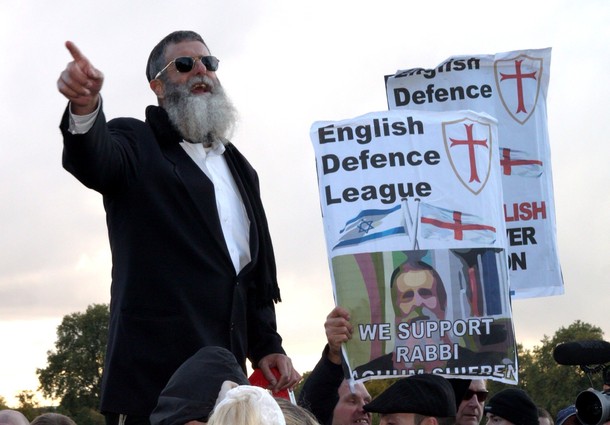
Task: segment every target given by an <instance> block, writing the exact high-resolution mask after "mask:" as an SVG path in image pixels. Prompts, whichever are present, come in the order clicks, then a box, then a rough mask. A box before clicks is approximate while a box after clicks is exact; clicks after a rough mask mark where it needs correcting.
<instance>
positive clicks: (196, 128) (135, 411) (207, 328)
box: [57, 31, 300, 425]
mask: <svg viewBox="0 0 610 425" xmlns="http://www.w3.org/2000/svg"><path fill="white" fill-rule="evenodd" d="M66 47H67V48H68V50H69V51H70V54H71V55H72V58H73V61H72V62H70V63H69V64H68V65H67V67H66V69H65V70H64V71H63V72H62V74H61V76H60V78H59V80H58V82H57V86H58V89H59V91H60V93H62V94H63V95H64V96H65V97H66V98H67V99H68V100H69V105H68V107H67V108H66V112H65V114H64V116H63V119H62V122H61V125H60V128H61V131H62V133H63V137H64V151H63V165H64V168H65V169H66V170H68V171H69V172H70V173H72V174H73V175H74V176H75V177H76V178H77V179H78V180H79V181H81V182H82V183H83V184H84V185H85V186H87V187H89V188H91V189H94V190H96V191H98V192H100V193H101V194H102V195H103V200H104V207H105V210H106V222H107V225H108V235H109V239H110V247H111V251H112V261H113V265H112V286H111V302H110V330H109V338H108V347H107V352H106V359H105V367H104V372H103V379H102V395H101V411H102V413H104V414H105V416H106V422H107V424H108V425H115V424H117V423H119V422H120V423H121V424H125V425H139V424H148V423H149V415H150V413H151V412H152V410H153V409H154V407H155V405H156V403H157V398H158V396H159V394H160V392H161V390H162V389H163V387H164V386H165V384H166V383H167V381H168V379H169V378H170V376H171V375H172V373H173V372H174V371H175V370H176V369H177V368H178V367H179V366H180V365H181V364H182V363H183V362H184V361H185V360H186V359H188V358H189V357H191V356H192V355H193V354H194V353H196V352H197V351H198V350H199V349H200V348H202V347H205V346H219V347H224V348H226V349H228V350H230V351H231V352H232V353H233V354H234V355H235V357H236V359H237V361H238V363H239V364H240V365H241V367H242V368H243V369H244V371H245V368H246V359H249V360H250V361H251V362H252V366H253V367H258V368H261V369H262V371H263V374H264V375H265V377H266V378H267V379H268V380H269V381H270V383H271V389H272V390H274V391H279V390H281V389H284V388H289V387H293V386H294V385H295V384H296V383H297V382H298V381H299V380H300V375H299V374H298V372H296V370H295V369H294V367H293V366H292V362H291V360H290V358H289V357H287V356H286V353H285V351H284V350H283V348H282V339H281V337H280V335H279V334H278V333H277V326H276V317H275V308H274V303H275V302H278V301H280V292H279V288H278V285H277V280H276V270H275V260H274V255H273V247H272V245H271V240H270V236H269V231H268V226H267V221H266V218H265V213H264V210H263V207H262V203H261V199H260V192H259V185H258V178H257V175H256V172H255V171H254V169H253V168H252V167H251V166H250V164H249V163H248V161H247V160H246V159H245V158H244V157H243V156H242V155H241V154H240V152H239V151H238V150H237V148H236V147H235V146H234V145H233V144H232V143H230V142H229V140H228V139H229V137H230V133H231V131H232V129H233V127H234V124H235V120H236V112H235V109H234V108H233V106H232V105H231V102H230V101H229V100H228V98H227V97H226V95H225V94H224V91H223V89H222V86H221V84H220V82H219V80H218V78H217V76H216V70H217V68H218V59H216V58H215V57H214V56H211V54H210V51H209V49H208V47H207V45H206V44H205V42H204V41H203V39H202V38H201V36H199V35H198V34H196V33H194V32H191V31H177V32H174V33H171V34H169V35H168V36H167V37H165V38H164V39H163V40H162V41H161V42H159V44H158V45H157V46H156V47H155V48H154V49H153V50H152V52H151V54H150V57H149V59H148V63H147V68H146V75H147V78H148V81H149V83H150V88H151V89H152V90H153V91H154V93H155V94H156V96H157V99H158V103H159V106H149V107H148V108H147V109H146V122H142V121H140V120H137V119H133V118H118V119H114V120H111V121H109V122H106V119H105V116H104V112H103V108H102V100H101V97H100V91H101V89H102V85H103V81H104V77H103V74H102V73H101V72H100V71H99V70H97V69H96V68H95V67H94V66H93V65H92V63H91V62H90V61H89V60H88V59H87V58H86V57H85V56H84V55H83V54H82V53H81V52H80V50H79V49H78V48H77V47H76V46H75V45H74V44H73V43H72V42H67V43H66ZM272 368H277V369H278V370H279V372H280V374H281V377H280V378H279V379H276V378H275V377H274V375H273V373H272V372H271V369H272Z"/></svg>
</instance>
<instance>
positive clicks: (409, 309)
mask: <svg viewBox="0 0 610 425" xmlns="http://www.w3.org/2000/svg"><path fill="white" fill-rule="evenodd" d="M390 286H391V288H392V300H393V303H394V312H395V315H396V318H397V320H400V321H402V322H407V323H411V322H413V321H416V320H443V319H444V318H445V309H446V306H447V293H446V291H445V287H444V285H443V281H442V279H441V277H440V276H439V274H438V273H437V272H436V270H434V268H432V267H431V266H430V265H428V264H426V263H424V262H423V261H414V260H408V261H406V262H404V263H403V264H401V265H400V266H398V267H397V268H396V269H395V270H394V272H393V273H392V277H391V278H390Z"/></svg>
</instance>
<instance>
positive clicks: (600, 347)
mask: <svg viewBox="0 0 610 425" xmlns="http://www.w3.org/2000/svg"><path fill="white" fill-rule="evenodd" d="M553 358H554V359H555V361H556V362H557V363H559V364H561V365H566V366H582V365H602V364H604V363H608V362H610V342H607V341H602V340H598V339H594V340H585V341H574V342H562V343H561V344H557V345H556V346H555V348H554V349H553Z"/></svg>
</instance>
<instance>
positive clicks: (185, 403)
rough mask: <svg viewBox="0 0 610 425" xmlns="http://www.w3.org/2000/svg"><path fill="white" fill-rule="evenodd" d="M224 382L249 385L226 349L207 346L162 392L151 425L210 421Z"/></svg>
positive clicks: (192, 358) (180, 424)
mask: <svg viewBox="0 0 610 425" xmlns="http://www.w3.org/2000/svg"><path fill="white" fill-rule="evenodd" d="M224 381H233V382H236V383H237V384H239V385H248V384H249V382H248V378H247V376H246V374H245V373H244V371H243V369H242V368H241V367H240V366H239V364H238V363H237V360H235V356H234V355H233V354H232V353H231V352H230V351H228V350H227V349H225V348H221V347H204V348H202V349H200V350H199V351H197V353H195V354H194V355H193V356H192V357H190V358H189V359H187V360H186V361H185V362H184V363H183V364H182V365H181V366H180V367H179V368H178V369H177V370H176V372H174V374H173V375H172V377H171V378H170V379H169V381H168V383H167V385H166V386H165V388H164V389H163V391H161V395H160V396H159V400H158V402H157V407H155V410H153V412H152V414H151V415H150V422H151V424H152V425H183V424H185V423H186V422H189V421H192V420H203V421H204V422H207V420H208V416H209V415H210V412H211V411H212V409H213V408H214V404H215V403H216V398H217V397H218V392H219V391H220V387H221V386H222V383H223V382H224Z"/></svg>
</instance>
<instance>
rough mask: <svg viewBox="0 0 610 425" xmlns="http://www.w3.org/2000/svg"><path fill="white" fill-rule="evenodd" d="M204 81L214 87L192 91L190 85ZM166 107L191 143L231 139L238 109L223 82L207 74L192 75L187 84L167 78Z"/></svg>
mask: <svg viewBox="0 0 610 425" xmlns="http://www.w3.org/2000/svg"><path fill="white" fill-rule="evenodd" d="M197 83H204V84H206V85H207V86H208V87H210V88H211V91H210V93H208V94H204V95H195V94H192V93H191V91H190V88H191V87H192V86H193V85H194V84H197ZM165 86H166V89H165V93H166V97H165V101H164V103H163V108H164V109H165V110H166V111H167V115H168V116H169V119H170V121H171V123H172V124H173V125H174V126H175V127H176V129H177V130H178V131H179V132H180V135H181V136H182V137H183V138H184V139H185V140H187V141H189V142H191V143H204V144H210V143H212V142H213V141H214V140H220V141H222V142H223V143H228V139H230V138H231V136H232V134H233V130H234V129H235V125H236V123H237V110H236V109H235V107H234V106H233V104H232V103H231V100H230V99H229V98H228V97H227V95H226V93H225V91H224V89H223V88H222V86H221V85H220V83H215V82H213V81H212V80H211V79H210V78H208V77H207V76H197V77H193V78H191V79H190V80H189V81H188V82H187V83H186V84H173V83H170V82H168V81H165Z"/></svg>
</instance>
